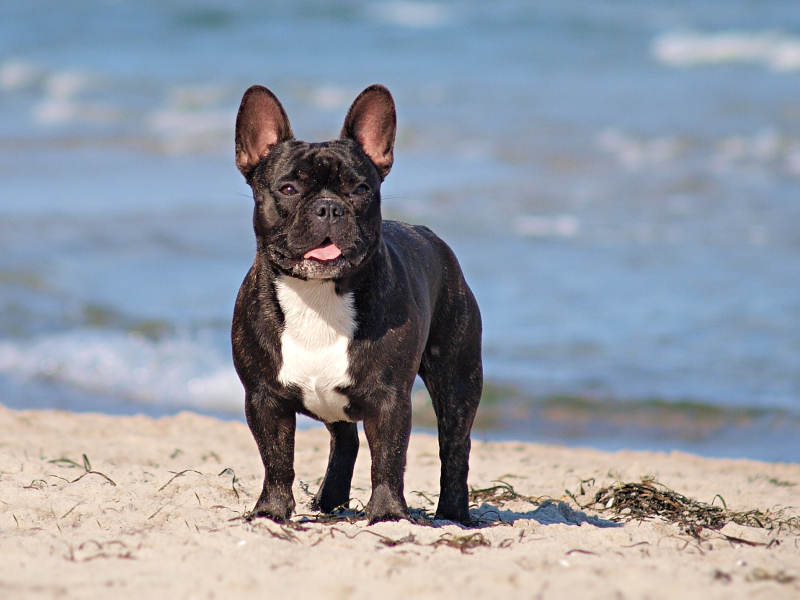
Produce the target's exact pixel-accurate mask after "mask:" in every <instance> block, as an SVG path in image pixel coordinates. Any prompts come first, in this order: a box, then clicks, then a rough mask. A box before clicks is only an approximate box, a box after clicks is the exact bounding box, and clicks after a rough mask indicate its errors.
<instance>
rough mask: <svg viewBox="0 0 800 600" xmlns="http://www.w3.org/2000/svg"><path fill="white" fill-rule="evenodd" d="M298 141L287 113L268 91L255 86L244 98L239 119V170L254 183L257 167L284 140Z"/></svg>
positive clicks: (237, 117)
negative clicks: (252, 173) (253, 173)
mask: <svg viewBox="0 0 800 600" xmlns="http://www.w3.org/2000/svg"><path fill="white" fill-rule="evenodd" d="M293 138H294V134H293V133H292V127H291V125H289V117H287V116H286V111H285V110H283V106H281V103H280V102H279V101H278V99H277V98H276V97H275V94H273V93H272V92H270V91H269V90H268V89H267V88H265V87H263V86H260V85H254V86H252V87H251V88H250V89H248V90H247V91H246V92H245V93H244V96H242V103H241V104H240V105H239V114H238V115H236V166H237V167H238V168H239V171H241V173H242V175H244V177H245V179H247V180H248V181H250V173H251V172H252V171H253V167H255V166H256V165H257V164H258V161H260V160H261V159H262V158H264V157H265V156H266V155H267V154H269V151H270V149H271V148H272V147H273V146H274V145H275V144H277V143H278V142H282V141H284V140H291V139H293Z"/></svg>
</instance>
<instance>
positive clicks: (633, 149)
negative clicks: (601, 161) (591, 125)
mask: <svg viewBox="0 0 800 600" xmlns="http://www.w3.org/2000/svg"><path fill="white" fill-rule="evenodd" d="M597 145H598V147H599V148H600V149H601V150H605V151H606V152H610V153H611V154H613V155H614V156H615V157H616V159H617V160H618V161H619V163H620V164H621V165H622V166H624V167H626V168H628V169H630V170H632V171H635V170H637V169H640V168H642V167H644V166H648V165H649V166H655V165H663V164H667V163H669V162H671V161H672V160H674V159H675V158H676V157H677V156H678V155H679V154H680V151H681V143H680V142H679V141H678V140H677V139H675V138H674V137H671V136H668V137H657V138H654V139H652V140H640V139H636V138H634V137H633V136H630V135H627V134H625V133H623V132H621V131H618V130H617V129H614V128H609V129H606V130H604V131H602V132H601V133H600V135H598V136H597Z"/></svg>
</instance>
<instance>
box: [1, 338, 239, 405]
mask: <svg viewBox="0 0 800 600" xmlns="http://www.w3.org/2000/svg"><path fill="white" fill-rule="evenodd" d="M0 373H2V374H5V375H10V376H14V377H17V378H21V379H33V378H46V379H50V380H52V381H54V382H56V383H60V384H63V385H67V386H70V387H74V388H78V389H82V390H85V391H88V392H93V393H100V394H107V395H111V396H116V397H120V398H126V399H130V400H135V401H139V402H145V403H160V404H165V405H172V406H185V407H196V408H203V409H216V410H240V409H241V407H242V406H243V402H244V392H243V390H242V386H241V384H240V383H239V379H238V377H237V376H236V372H235V371H234V369H233V366H232V364H231V360H230V357H229V356H228V355H227V354H224V353H220V352H219V351H218V350H216V349H214V348H213V347H212V346H211V345H210V344H208V343H206V342H205V341H204V340H202V339H193V338H190V337H173V338H168V339H163V340H159V341H154V340H150V339H147V338H144V337H142V336H141V335H137V334H126V333H123V332H111V331H101V330H77V331H71V332H67V333H62V334H58V335H49V336H44V337H41V338H38V339H35V340H32V341H29V342H18V341H10V340H5V341H0Z"/></svg>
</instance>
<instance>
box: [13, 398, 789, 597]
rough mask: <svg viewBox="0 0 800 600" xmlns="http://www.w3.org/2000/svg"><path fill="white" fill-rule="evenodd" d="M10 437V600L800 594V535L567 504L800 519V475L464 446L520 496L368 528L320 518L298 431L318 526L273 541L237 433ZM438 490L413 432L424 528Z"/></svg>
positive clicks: (178, 421)
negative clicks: (656, 499)
mask: <svg viewBox="0 0 800 600" xmlns="http://www.w3.org/2000/svg"><path fill="white" fill-rule="evenodd" d="M0 427H2V431H3V432H4V434H3V436H2V439H0V443H2V444H3V445H2V451H1V452H0V459H1V460H2V463H3V464H2V467H0V471H2V474H0V490H2V493H1V494H0V499H2V501H3V504H4V510H3V511H2V513H0V540H2V542H0V557H2V560H0V590H2V591H4V592H6V593H7V594H10V595H13V596H14V597H16V598H44V597H52V596H55V595H59V596H62V597H65V598H71V597H76V598H77V597H81V598H94V597H98V598H99V597H108V595H109V594H111V595H113V596H114V597H123V598H126V597H131V598H134V597H142V596H143V595H144V594H148V595H150V596H154V597H170V598H175V597H180V598H183V597H187V598H188V597H202V598H206V597H217V598H218V597H229V596H233V595H236V597H237V598H238V597H242V598H249V597H263V594H264V593H265V592H266V591H271V592H273V593H275V594H276V595H278V594H280V595H282V596H285V597H289V598H295V597H297V598H300V597H304V598H308V597H318V596H319V597H341V598H348V597H359V596H361V597H363V596H364V595H365V594H369V595H374V594H378V593H380V594H382V595H384V596H386V597H389V598H395V597H397V598H399V597H408V596H410V595H414V596H421V597H437V598H450V597H453V598H456V597H464V596H465V595H466V596H468V597H477V598H482V597H495V596H497V595H502V596H503V597H512V598H516V597H520V598H530V597H537V596H538V597H541V598H558V597H566V596H567V595H568V594H570V595H572V594H577V595H581V596H585V597H598V598H599V597H615V595H617V596H620V595H621V596H622V597H642V596H649V597H654V598H668V597H673V596H674V595H675V594H680V595H681V597H691V598H695V597H696V598H701V597H702V598H704V599H705V598H737V597H751V596H753V595H757V594H763V595H764V596H765V597H770V598H784V597H785V598H790V597H797V594H798V593H800V568H798V567H797V566H796V565H798V564H800V528H795V529H791V528H788V529H787V527H777V528H773V529H772V530H767V529H763V528H759V527H748V526H743V525H737V524H735V523H729V524H727V525H725V527H724V528H723V529H721V530H719V531H715V530H711V529H702V530H701V532H700V535H699V537H698V536H693V535H690V534H689V533H687V532H686V530H685V529H682V528H681V527H680V525H678V524H676V523H673V522H667V521H664V520H662V519H659V518H654V519H652V520H645V521H642V522H639V521H628V522H621V523H615V522H613V521H612V520H611V515H610V514H608V512H607V511H603V510H601V511H600V512H597V511H593V510H589V509H581V508H579V507H578V506H577V505H576V504H575V502H574V500H573V499H572V498H570V496H569V494H567V493H566V491H567V490H569V492H571V493H572V494H578V493H579V490H580V489H581V487H586V488H587V490H586V495H584V496H582V497H581V498H589V497H590V495H591V492H593V491H594V490H595V489H597V488H598V487H599V486H601V485H612V486H613V485H614V484H615V482H638V481H641V480H642V477H647V476H650V477H655V478H656V479H657V480H658V481H659V482H660V483H662V484H663V485H664V486H666V487H667V488H669V489H671V490H675V491H676V492H678V493H680V494H683V495H685V496H687V497H690V498H694V499H697V500H699V501H701V502H704V503H707V504H713V503H716V504H717V505H719V504H720V501H719V499H718V497H717V496H721V497H722V498H723V500H724V503H725V505H726V507H727V508H728V509H730V510H733V511H751V510H754V509H759V510H761V511H775V510H777V507H778V506H782V507H784V508H785V512H784V519H796V520H795V521H792V523H798V522H800V516H798V515H800V509H798V508H797V507H798V506H800V485H799V484H800V464H795V463H763V462H758V461H753V460H742V459H739V460H733V459H709V458H701V457H698V456H695V455H691V454H686V453H682V452H671V453H669V454H665V453H660V452H635V451H630V450H624V451H618V452H614V453H608V452H602V451H599V450H591V449H586V448H566V447H563V446H548V445H543V444H533V443H525V442H481V441H473V451H472V458H471V461H470V463H471V471H470V485H471V486H472V487H473V488H476V489H478V488H490V487H492V486H495V485H498V484H497V483H493V482H497V481H502V482H505V484H508V485H510V486H513V490H514V491H515V492H516V493H517V494H518V497H517V498H512V499H509V500H499V499H497V498H493V497H492V496H491V495H489V496H486V497H485V498H484V499H483V500H480V501H476V502H475V508H474V509H473V517H475V518H479V519H483V521H484V525H483V526H482V527H477V528H468V529H465V528H463V527H462V526H459V525H455V524H448V523H447V522H433V523H428V524H415V523H412V522H408V521H401V522H397V523H379V524H376V525H373V526H367V525H366V522H365V521H363V520H354V519H346V520H339V521H338V522H328V523H325V522H319V521H318V520H317V519H316V516H314V515H313V514H311V513H309V511H308V509H307V507H306V506H305V503H306V502H307V500H308V499H309V498H310V496H309V495H308V493H307V492H312V493H313V491H315V489H316V486H317V485H318V480H319V478H321V476H322V474H323V473H324V468H325V464H326V460H327V449H328V435H327V432H326V431H324V430H320V429H306V430H300V431H298V433H297V444H296V457H295V469H296V472H297V477H296V481H295V486H294V493H295V497H296V499H297V513H298V514H304V513H306V514H309V515H311V516H308V517H305V518H303V517H298V516H296V517H295V518H294V519H293V524H289V525H283V526H281V525H278V524H275V523H272V522H270V521H266V520H262V519H259V520H256V521H254V522H251V523H248V522H246V521H242V520H241V518H240V517H241V514H242V513H243V512H245V511H247V510H248V509H250V508H252V505H253V503H254V502H255V499H256V497H257V495H258V492H259V491H260V486H261V479H262V468H261V464H260V459H259V457H258V453H257V450H256V448H255V443H254V442H253V440H252V437H251V436H250V432H249V431H248V429H247V427H246V426H245V425H244V424H243V423H241V422H238V421H221V420H218V419H214V418H211V417H206V416H201V415H197V414H194V413H189V412H183V413H180V414H178V415H175V416H170V417H162V418H159V419H153V418H150V417H145V416H141V415H140V416H133V417H119V416H116V417H115V416H107V415H102V414H91V413H87V414H76V413H70V412H63V411H52V410H44V411H40V410H33V411H15V410H10V409H7V408H4V407H0ZM362 441H363V440H362ZM84 456H85V458H84ZM591 479H594V486H595V487H594V488H591V489H588V488H589V486H590V483H589V481H590V480H591ZM437 492H438V458H437V444H436V440H435V438H433V437H432V436H429V435H425V434H419V433H415V434H413V435H412V440H411V444H410V448H409V452H408V466H407V469H406V499H407V501H408V503H409V505H410V506H411V507H412V508H413V509H414V511H413V514H415V515H417V516H420V515H423V516H424V515H425V514H426V511H429V512H432V511H433V508H434V504H433V501H435V497H434V495H435V494H436V493H437ZM352 495H353V496H354V501H353V502H352V503H351V506H358V504H359V503H362V504H363V503H365V502H366V500H367V499H368V497H369V456H368V451H367V446H366V444H365V443H364V444H362V447H361V452H360V454H359V458H358V462H357V464H356V470H355V475H354V480H353V491H352ZM476 497H477V496H476ZM525 497H528V499H527V500H526V499H525ZM532 499H535V501H531V500H532ZM548 499H549V500H550V502H548V501H547V500H548ZM582 505H583V506H586V504H585V503H584V502H583V501H582ZM789 507H795V508H789ZM476 534H479V535H476ZM469 536H472V538H470V539H471V542H465V539H466V538H468V537H469ZM448 540H449V541H448Z"/></svg>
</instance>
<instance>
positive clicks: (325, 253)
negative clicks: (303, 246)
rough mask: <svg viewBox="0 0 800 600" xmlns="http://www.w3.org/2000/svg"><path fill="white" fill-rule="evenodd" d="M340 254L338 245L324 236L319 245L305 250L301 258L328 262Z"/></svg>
mask: <svg viewBox="0 0 800 600" xmlns="http://www.w3.org/2000/svg"><path fill="white" fill-rule="evenodd" d="M341 255H342V251H341V249H340V248H339V246H337V245H336V244H334V243H333V242H332V241H331V239H330V238H325V239H324V240H323V241H322V243H321V244H320V245H319V246H317V247H316V248H312V249H311V250H309V251H308V252H306V253H305V254H304V255H303V258H304V259H306V260H309V259H311V260H317V261H320V262H328V261H330V260H336V259H337V258H339V257H340V256H341Z"/></svg>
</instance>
